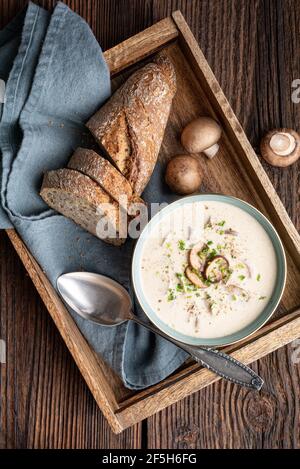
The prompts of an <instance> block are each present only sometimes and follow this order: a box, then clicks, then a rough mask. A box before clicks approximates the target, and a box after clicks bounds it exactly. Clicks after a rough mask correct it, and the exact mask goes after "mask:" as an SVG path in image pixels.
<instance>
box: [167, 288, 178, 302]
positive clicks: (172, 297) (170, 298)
mask: <svg viewBox="0 0 300 469" xmlns="http://www.w3.org/2000/svg"><path fill="white" fill-rule="evenodd" d="M175 298H176V296H175V294H174V291H173V290H169V294H168V301H173V300H175Z"/></svg>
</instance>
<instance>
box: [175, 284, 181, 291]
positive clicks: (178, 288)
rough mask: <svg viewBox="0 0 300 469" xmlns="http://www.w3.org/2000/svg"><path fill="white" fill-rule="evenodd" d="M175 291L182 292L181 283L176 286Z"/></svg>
mask: <svg viewBox="0 0 300 469" xmlns="http://www.w3.org/2000/svg"><path fill="white" fill-rule="evenodd" d="M176 290H177V291H178V292H183V285H181V283H178V284H177V286H176Z"/></svg>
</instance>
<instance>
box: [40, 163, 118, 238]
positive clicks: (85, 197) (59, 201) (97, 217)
mask: <svg viewBox="0 0 300 469" xmlns="http://www.w3.org/2000/svg"><path fill="white" fill-rule="evenodd" d="M40 195H41V197H42V198H43V200H44V201H45V202H46V203H47V204H48V205H49V206H50V207H51V208H53V209H55V210H57V211H58V212H59V213H61V214H62V215H65V216H66V217H68V218H70V219H71V220H73V221H74V222H75V223H77V224H78V225H80V226H81V227H82V228H84V229H85V230H87V231H89V232H90V233H92V234H93V235H95V236H97V237H98V238H100V239H102V240H103V241H106V242H108V243H110V244H114V245H115V246H119V245H121V244H123V243H124V241H125V239H124V238H120V237H119V232H120V228H121V227H120V223H121V218H123V217H121V218H120V212H119V205H118V203H117V202H116V201H115V200H113V199H112V197H110V195H109V194H107V192H105V191H104V190H103V189H102V188H101V187H100V186H99V184H97V183H96V182H95V181H93V180H92V179H90V178H89V177H88V176H85V175H84V174H82V173H80V172H78V171H74V170H72V169H58V170H56V171H49V172H47V173H46V174H45V176H44V180H43V185H42V188H41V192H40ZM122 221H123V220H122ZM123 223H124V222H123ZM125 226H126V227H127V220H126V217H125ZM123 231H124V230H123Z"/></svg>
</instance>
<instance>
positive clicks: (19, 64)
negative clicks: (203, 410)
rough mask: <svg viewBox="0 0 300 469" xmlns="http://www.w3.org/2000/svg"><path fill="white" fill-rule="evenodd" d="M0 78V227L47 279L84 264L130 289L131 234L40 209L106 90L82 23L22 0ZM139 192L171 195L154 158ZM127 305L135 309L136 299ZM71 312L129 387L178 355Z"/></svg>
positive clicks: (125, 329) (0, 38) (129, 327)
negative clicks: (50, 180)
mask: <svg viewBox="0 0 300 469" xmlns="http://www.w3.org/2000/svg"><path fill="white" fill-rule="evenodd" d="M0 79H1V80H3V81H4V82H5V84H6V93H5V102H4V103H2V104H0V106H1V107H0V118H1V121H0V150H1V163H2V166H1V170H2V171H1V173H2V174H1V204H2V210H1V212H0V227H1V228H8V227H14V228H15V229H16V230H17V231H18V232H19V233H20V235H21V237H22V239H23V240H24V242H25V243H26V245H27V246H28V248H29V249H30V251H31V253H32V254H33V255H34V257H35V258H36V259H37V261H38V262H39V264H40V265H41V267H42V268H43V270H44V271H45V272H46V275H47V276H48V278H49V280H50V281H51V283H52V284H53V285H54V286H55V285H56V280H57V277H58V276H59V275H61V274H62V273H65V272H70V271H77V270H86V271H91V272H98V273H101V274H103V275H108V276H110V277H112V278H114V279H115V280H116V281H118V282H120V283H121V284H122V285H123V286H124V287H125V288H126V289H127V290H128V291H129V292H130V294H131V295H132V297H133V292H132V289H131V284H130V268H131V256H132V249H133V241H132V240H128V241H127V242H126V243H125V245H124V246H122V247H121V248H115V247H113V246H109V245H107V244H105V243H103V242H102V241H100V240H98V239H97V238H95V237H93V236H91V235H90V234H89V233H87V232H85V231H84V230H82V229H81V228H80V227H78V226H76V225H75V224H74V223H73V222H72V221H70V220H68V219H66V218H64V217H63V216H61V215H58V214H57V213H56V212H54V211H52V210H49V208H48V207H47V206H46V205H45V204H44V202H43V201H42V199H41V198H40V196H39V189H40V186H41V181H42V175H43V173H44V172H45V171H46V170H50V169H56V168H61V167H64V166H66V164H67V161H68V160H69V158H70V156H71V154H72V152H73V151H74V150H75V149H76V148H77V147H78V146H84V145H85V144H86V142H87V141H88V140H89V133H88V131H87V129H86V127H85V125H84V123H85V122H86V121H87V119H88V118H89V117H90V116H91V115H92V114H93V113H94V112H95V111H96V110H97V109H98V108H99V107H100V106H101V104H102V103H103V102H104V101H105V100H106V99H107V98H108V97H109V96H110V92H111V89H110V77H109V70H108V67H107V65H106V63H105V60H104V58H103V55H102V52H101V48H100V46H99V44H98V43H97V41H96V39H95V37H94V36H93V33H92V31H91V30H90V28H89V26H88V25H87V24H86V22H85V21H84V20H83V19H82V18H80V17H79V16H78V15H77V14H75V13H74V12H72V11H71V10H70V9H69V8H68V7H67V6H66V5H64V4H62V3H58V4H57V6H56V7H55V9H54V11H53V13H52V14H51V13H49V12H47V11H45V10H44V9H42V8H40V7H38V6H36V5H35V4H33V3H30V4H29V5H28V7H27V9H26V10H25V11H24V12H22V13H21V14H20V15H18V17H16V18H15V20H14V21H13V22H12V23H11V24H10V25H9V26H8V27H6V28H5V29H4V30H2V31H0ZM144 198H145V200H146V201H151V202H162V201H166V202H169V201H170V195H169V194H167V193H165V191H164V188H163V187H162V184H161V168H160V167H159V165H158V166H157V168H156V170H155V173H154V174H153V177H152V179H151V181H150V183H149V186H148V187H147V189H146V191H145V193H144ZM133 301H134V298H133ZM136 313H137V314H138V315H143V312H142V311H141V310H140V308H139V307H138V306H137V307H136ZM70 314H72V315H73V317H74V320H75V321H76V323H77V325H78V327H79V328H80V330H81V332H82V333H83V334H84V336H85V337H86V339H87V340H88V342H89V343H90V344H91V346H92V347H93V348H94V350H95V351H96V352H97V353H99V354H101V356H102V357H103V358H104V359H105V360H106V361H107V362H108V363H109V364H110V365H111V366H112V367H113V368H114V369H115V370H116V371H117V373H119V374H120V376H121V377H122V379H123V381H124V384H125V385H126V386H127V387H129V388H132V389H141V388H144V387H147V386H150V385H151V384H154V383H157V382H159V381H160V380H162V379H164V378H165V377H166V376H167V375H169V374H170V373H172V372H173V371H174V370H175V369H176V368H177V367H178V366H179V365H181V364H182V363H183V361H184V360H185V358H186V354H185V353H184V352H182V351H181V350H179V349H178V348H176V347H175V346H173V345H172V344H170V343H169V342H167V341H165V340H163V339H161V338H160V337H158V336H155V335H153V334H151V333H149V332H148V331H147V330H146V329H144V328H142V327H139V326H137V325H135V324H133V323H130V324H123V325H120V326H118V327H114V328H109V329H107V328H102V327H100V326H95V325H93V324H90V323H88V322H86V321H84V320H82V319H81V318H79V317H78V316H77V315H75V314H74V313H73V312H72V311H70Z"/></svg>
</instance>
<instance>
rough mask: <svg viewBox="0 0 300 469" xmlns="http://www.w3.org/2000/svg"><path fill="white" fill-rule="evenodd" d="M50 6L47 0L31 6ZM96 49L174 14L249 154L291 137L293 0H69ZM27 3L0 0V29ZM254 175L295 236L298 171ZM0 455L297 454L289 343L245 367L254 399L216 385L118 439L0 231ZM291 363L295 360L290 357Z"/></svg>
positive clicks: (295, 369)
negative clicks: (254, 375) (35, 451)
mask: <svg viewBox="0 0 300 469" xmlns="http://www.w3.org/2000/svg"><path fill="white" fill-rule="evenodd" d="M38 3H39V4H41V5H42V6H44V7H47V8H49V7H51V6H53V4H54V3H55V2H54V1H52V0H44V1H39V2H38ZM66 3H68V4H69V6H70V7H71V8H73V9H74V10H75V11H77V12H78V13H79V14H80V15H82V16H83V17H84V18H85V19H86V20H87V21H88V22H89V23H90V25H91V27H92V29H93V31H94V33H95V35H96V37H97V39H98V40H99V42H100V44H101V45H102V48H103V49H104V50H105V49H107V48H109V47H112V46H113V45H115V44H117V43H118V42H120V41H122V40H124V39H126V38H127V37H129V36H131V35H133V34H135V33H137V32H139V31H141V30H142V29H144V28H146V27H147V26H149V25H151V24H152V23H154V22H156V21H158V20H160V19H161V18H163V17H165V16H167V15H169V14H170V13H171V12H172V11H174V10H177V9H180V10H181V11H182V13H183V14H184V16H185V17H186V20H187V22H188V23H189V25H190V27H191V29H192V31H193V33H194V34H195V36H196V38H197V40H198V41H199V44H200V46H201V48H202V50H203V51H204V54H205V55H206V58H207V60H208V62H209V63H210V65H211V67H212V69H213V71H214V72H215V74H216V76H217V79H218V80H219V82H220V84H221V86H222V87H223V90H224V92H225V94H226V95H227V97H228V99H229V101H230V103H231V105H232V107H233V109H234V110H235V112H236V114H237V116H238V118H239V119H240V121H241V123H242V125H243V126H244V128H245V130H246V133H247V135H248V137H249V139H250V141H251V143H252V144H253V146H254V148H257V147H258V143H259V140H260V138H261V136H262V135H263V133H264V132H265V131H266V130H267V129H271V128H274V127H283V126H286V127H292V128H295V129H296V130H298V131H300V103H299V104H298V105H297V104H294V103H293V102H292V100H291V91H292V81H293V80H295V79H297V78H300V57H299V54H300V2H299V1H298V0H69V1H67V2H66ZM25 4H26V0H0V27H2V26H4V25H5V24H6V23H7V22H8V21H9V20H10V19H11V18H13V16H14V15H15V14H16V13H17V12H18V11H19V10H20V9H21V8H22V7H23V6H24V5H25ZM264 166H265V169H266V171H267V173H268V175H269V176H270V178H271V180H272V182H273V183H274V185H275V188H276V190H277V191H278V193H279V195H280V197H281V199H282V201H283V203H284V204H285V206H286V208H287V211H288V213H289V215H290V217H291V219H292V220H293V222H294V223H295V225H296V227H297V228H298V229H299V227H300V204H299V187H300V172H299V164H295V165H293V166H292V167H290V168H289V169H285V170H282V169H273V168H271V167H270V166H268V165H267V164H265V165H264ZM0 259H1V261H0V276H1V284H0V285H1V287H0V288H1V295H0V307H1V317H0V339H3V340H5V341H6V343H7V363H6V365H0V387H1V395H0V399H1V401H0V402H1V406H0V447H4V448H141V447H143V448H295V447H300V407H299V402H300V390H299V377H300V366H299V364H298V365H297V363H296V362H297V361H298V362H299V363H300V353H297V346H298V349H299V348H300V341H299V343H298V344H297V342H294V343H293V344H291V345H290V346H288V347H284V348H281V349H280V350H278V351H277V352H275V353H273V354H271V355H269V356H267V357H266V358H264V359H262V360H260V361H259V362H258V363H256V364H254V365H253V367H254V369H255V370H257V371H258V372H259V373H260V374H261V375H262V376H263V377H264V378H265V380H266V382H267V384H268V389H269V390H270V391H269V392H268V394H263V395H262V396H259V395H257V394H255V393H251V392H247V391H245V390H241V389H240V388H239V387H237V386H233V385H231V384H228V383H226V382H224V381H223V382H219V383H217V384H215V385H213V386H211V387H209V388H207V389H204V390H202V391H201V392H198V393H196V394H194V395H193V396H191V397H189V398H187V399H185V400H184V401H182V402H180V403H178V404H177V405H174V406H172V407H170V408H168V409H167V410H165V411H163V412H160V413H159V414H157V415H155V416H154V417H152V418H150V419H148V420H147V421H145V422H143V423H142V424H139V425H136V426H135V427H134V428H131V429H129V430H127V431H125V432H124V433H123V434H121V435H119V436H115V435H113V433H112V432H111V430H110V428H109V426H108V424H107V423H106V421H105V420H104V418H103V416H102V414H101V412H100V410H99V409H98V408H97V406H96V404H95V402H94V400H93V398H92V396H91V394H90V392H89V390H88V388H87V386H86V385H85V383H84V381H83V379H82V377H81V375H80V373H79V371H78V370H77V368H76V366H75V364H74V362H73V360H72V358H71V356H70V354H69V352H68V350H67V348H66V346H65V345H64V343H63V341H62V339H61V337H60V335H59V333H58V332H57V330H56V328H55V326H54V324H53V322H52V320H51V318H50V316H49V314H48V313H47V310H46V309H45V307H44V305H43V304H42V302H41V300H40V298H39V296H38V294H37V292H36V291H35V289H34V287H33V285H32V283H31V281H30V279H29V278H28V276H27V274H26V271H25V270H24V268H23V266H22V264H21V262H20V260H19V259H18V257H17V255H16V253H15V252H14V250H13V248H12V246H11V244H10V242H9V241H8V238H7V236H6V235H5V234H4V233H1V234H0ZM297 355H298V360H297Z"/></svg>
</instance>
